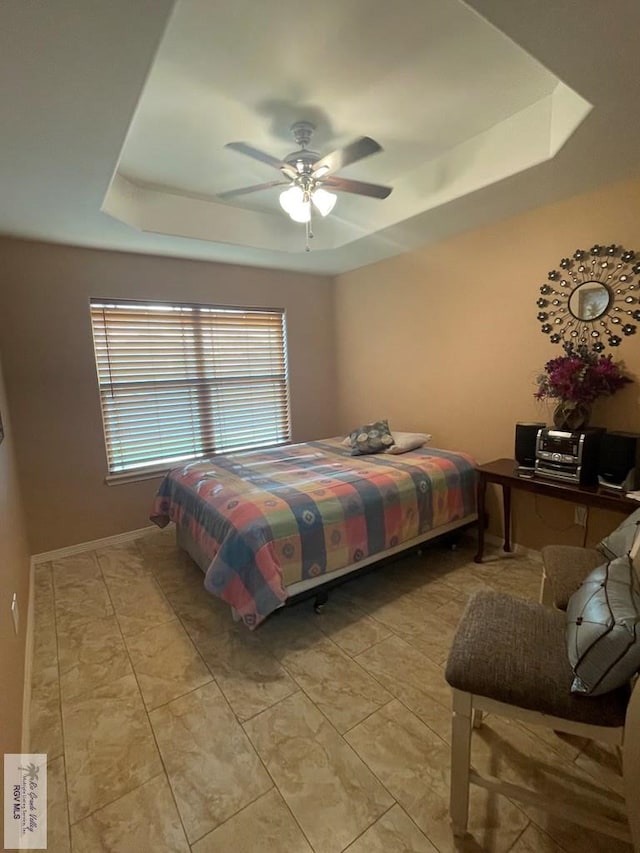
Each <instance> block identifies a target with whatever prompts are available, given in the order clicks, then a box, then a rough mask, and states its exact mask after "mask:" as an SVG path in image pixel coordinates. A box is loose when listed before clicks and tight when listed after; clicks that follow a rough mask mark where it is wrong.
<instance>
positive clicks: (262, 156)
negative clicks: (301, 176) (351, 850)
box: [224, 142, 298, 178]
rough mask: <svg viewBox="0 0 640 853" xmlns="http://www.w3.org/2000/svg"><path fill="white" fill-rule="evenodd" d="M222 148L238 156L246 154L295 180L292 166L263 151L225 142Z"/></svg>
mask: <svg viewBox="0 0 640 853" xmlns="http://www.w3.org/2000/svg"><path fill="white" fill-rule="evenodd" d="M224 147H225V148H231V149H232V150H233V151H237V152H238V153H239V154H246V156H247V157H253V159H254V160H260V161H261V162H262V163H266V164H267V165H268V166H273V167H274V169H280V171H281V172H284V174H285V175H287V176H288V177H291V178H295V177H296V175H297V174H298V173H297V172H296V170H295V169H294V168H293V166H290V165H289V164H288V163H283V161H282V160H278V158H277V157H272V156H271V154H267V153H266V152H265V151H260V149H259V148H254V147H253V146H252V145H247V143H246V142H227V144H226V145H225V146H224Z"/></svg>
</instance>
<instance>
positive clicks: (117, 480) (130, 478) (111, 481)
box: [104, 468, 171, 486]
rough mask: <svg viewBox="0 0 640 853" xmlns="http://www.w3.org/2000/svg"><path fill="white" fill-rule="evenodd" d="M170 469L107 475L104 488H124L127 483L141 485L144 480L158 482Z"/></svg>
mask: <svg viewBox="0 0 640 853" xmlns="http://www.w3.org/2000/svg"><path fill="white" fill-rule="evenodd" d="M170 470H171V469H170V468H154V469H153V471H123V473H122V474H107V476H106V477H105V478H104V483H105V485H106V486H124V485H126V484H127V483H142V482H144V481H145V480H159V479H161V478H162V477H165V476H166V475H167V474H168V473H169V471H170Z"/></svg>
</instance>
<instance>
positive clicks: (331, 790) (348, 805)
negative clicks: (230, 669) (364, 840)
mask: <svg viewBox="0 0 640 853" xmlns="http://www.w3.org/2000/svg"><path fill="white" fill-rule="evenodd" d="M245 730H246V731H247V733H248V735H249V737H250V738H251V740H252V741H253V744H254V745H255V747H256V749H257V750H258V753H259V754H260V757H261V758H262V760H263V761H264V762H265V764H266V766H267V769H268V770H269V773H270V774H271V776H272V778H273V779H274V781H275V783H276V785H277V786H278V789H279V790H280V793H281V794H282V796H283V797H284V799H285V801H286V803H287V805H288V806H289V808H290V809H291V811H292V812H293V815H294V817H295V818H296V820H297V822H298V823H299V825H300V826H301V828H302V830H303V832H304V834H305V835H306V837H307V838H308V839H309V842H310V843H311V846H312V847H313V849H314V851H315V853H339V851H342V850H343V849H344V848H345V847H346V846H348V845H349V844H350V843H351V842H352V841H354V840H355V839H356V838H357V837H358V836H359V835H360V834H361V833H362V832H363V831H364V830H365V829H366V828H367V827H368V826H370V824H372V823H373V822H374V821H375V820H376V819H377V818H378V817H380V816H381V815H382V814H383V813H384V812H385V811H387V809H388V808H389V807H390V806H391V805H392V804H393V800H392V798H391V797H390V796H389V794H388V793H387V791H385V789H384V788H383V787H382V785H381V784H380V782H379V781H378V780H377V779H376V778H375V776H373V774H372V773H371V772H370V771H369V770H368V769H367V767H366V766H365V765H364V764H363V763H362V761H360V759H359V758H358V757H357V755H356V754H355V753H354V752H353V750H352V749H351V748H350V747H349V746H348V745H347V744H346V743H345V742H344V740H343V739H342V738H341V737H340V735H338V733H337V732H336V731H335V729H334V728H333V727H332V726H331V725H330V723H328V722H327V720H326V719H325V718H324V717H323V715H322V714H321V713H320V712H319V711H318V710H317V708H315V707H314V705H313V704H312V702H311V701H310V700H309V699H308V698H307V697H306V696H304V695H303V694H300V693H298V694H296V695H295V696H290V697H289V698H287V699H284V700H283V701H282V702H280V703H279V704H278V705H276V706H275V707H274V708H270V709H269V710H267V711H264V712H263V713H262V714H259V715H258V716H257V717H254V718H253V719H252V720H250V721H249V722H248V723H245ZM320 803H321V807H320V805H319V804H320Z"/></svg>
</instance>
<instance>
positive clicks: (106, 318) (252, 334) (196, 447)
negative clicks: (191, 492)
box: [91, 299, 290, 474]
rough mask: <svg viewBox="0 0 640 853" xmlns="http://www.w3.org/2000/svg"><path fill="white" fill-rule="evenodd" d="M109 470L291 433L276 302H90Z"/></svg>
mask: <svg viewBox="0 0 640 853" xmlns="http://www.w3.org/2000/svg"><path fill="white" fill-rule="evenodd" d="M91 322H92V327H93V341H94V348H95V355H96V365H97V369H98V383H99V387H100V399H101V402H102V418H103V422H104V433H105V443H106V448H107V457H108V462H109V472H110V473H111V474H118V473H123V472H135V471H137V470H139V469H144V468H149V467H155V468H158V467H168V466H170V465H172V464H174V463H178V462H180V461H182V460H186V459H191V458H196V457H199V456H206V455H210V454H211V453H214V452H230V451H234V450H248V449H251V448H259V447H268V446H272V445H276V444H283V443H285V442H287V441H289V436H290V429H289V399H288V383H287V359H286V332H285V317H284V311H283V310H281V309H261V308H256V309H253V308H251V309H245V308H226V307H225V308H222V307H215V306H207V305H179V304H164V303H163V304H161V303H154V302H129V301H120V300H119V301H113V302H110V301H107V300H102V299H92V300H91Z"/></svg>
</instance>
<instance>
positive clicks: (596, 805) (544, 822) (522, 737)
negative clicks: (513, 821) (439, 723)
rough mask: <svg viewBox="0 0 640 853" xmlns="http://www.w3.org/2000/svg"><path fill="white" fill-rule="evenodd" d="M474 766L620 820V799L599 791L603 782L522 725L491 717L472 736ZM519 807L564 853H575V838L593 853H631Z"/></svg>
mask: <svg viewBox="0 0 640 853" xmlns="http://www.w3.org/2000/svg"><path fill="white" fill-rule="evenodd" d="M472 763H473V766H474V767H475V768H476V769H477V770H478V771H479V772H481V773H485V774H486V773H490V774H492V775H498V776H500V777H501V778H504V779H506V780H507V781H510V782H513V783H515V784H518V785H524V786H525V787H527V788H529V789H532V790H534V791H540V792H541V794H543V795H544V796H546V797H550V798H551V799H555V800H565V801H567V802H569V803H572V804H573V805H575V806H578V807H582V808H585V807H587V808H589V806H590V805H592V807H593V809H594V810H602V811H604V812H606V813H608V814H610V815H611V816H612V817H614V818H616V817H617V816H619V815H620V809H621V806H622V801H621V798H620V797H618V796H616V794H615V793H614V792H612V791H610V790H608V789H607V788H605V787H603V785H602V782H601V781H599V780H596V779H594V778H593V777H592V776H591V775H589V774H587V773H585V772H584V771H583V770H581V768H580V767H578V766H577V765H576V764H575V763H571V762H569V761H566V760H565V759H563V758H562V757H561V756H560V755H559V753H558V752H557V751H556V750H555V749H553V748H552V747H550V746H549V745H548V744H547V743H546V742H545V741H543V740H541V739H540V738H537V737H535V736H534V735H533V734H532V733H531V732H529V731H528V730H526V729H524V728H523V727H522V726H519V725H518V724H516V723H513V722H511V721H508V720H505V719H503V718H500V717H496V716H494V715H490V716H489V717H487V718H486V721H485V724H484V725H483V726H482V727H481V728H480V729H478V730H476V731H475V732H474V737H473V741H472ZM520 808H521V809H522V811H523V812H525V814H526V815H527V816H528V817H529V818H531V820H532V821H534V823H535V824H537V826H538V827H539V828H542V829H543V830H544V831H545V832H546V833H547V835H549V836H550V837H552V838H553V839H554V840H555V841H556V842H558V843H559V845H560V846H561V847H562V848H563V849H564V850H566V851H567V853H574V851H575V853H577V851H578V849H579V847H580V845H579V844H578V842H577V840H576V841H574V840H573V839H574V838H575V839H580V840H581V843H582V850H584V849H588V850H589V851H590V852H591V851H593V853H604V851H605V850H611V851H625V853H626V851H630V849H631V848H630V847H629V845H625V844H623V843H621V842H617V841H615V840H613V839H610V838H606V837H604V836H602V835H599V834H597V833H593V832H590V831H589V830H586V829H582V828H581V827H577V826H576V825H575V824H572V823H570V822H568V821H566V820H562V819H561V818H557V817H554V816H551V815H549V814H548V813H546V812H544V811H543V810H541V809H538V808H534V807H532V806H530V805H528V804H525V803H522V804H521V805H520ZM585 845H586V847H585Z"/></svg>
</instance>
